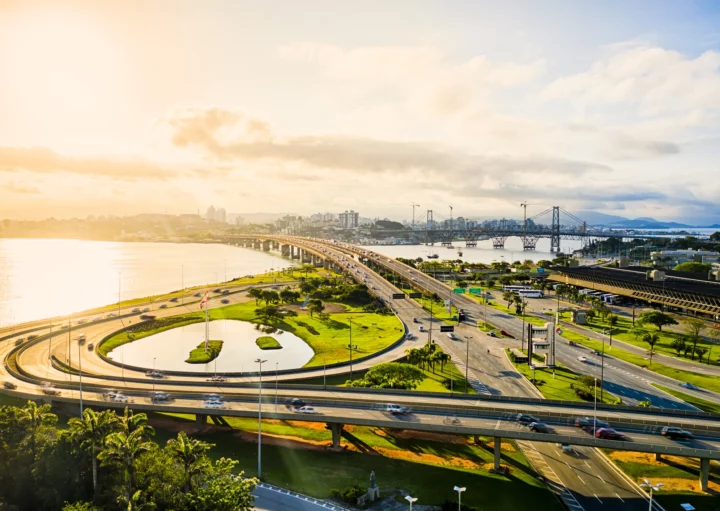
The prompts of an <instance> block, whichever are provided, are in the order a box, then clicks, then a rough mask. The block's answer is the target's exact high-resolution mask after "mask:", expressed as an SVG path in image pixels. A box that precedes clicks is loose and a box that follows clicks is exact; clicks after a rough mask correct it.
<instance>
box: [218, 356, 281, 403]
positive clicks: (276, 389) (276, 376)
mask: <svg viewBox="0 0 720 511" xmlns="http://www.w3.org/2000/svg"><path fill="white" fill-rule="evenodd" d="M216 360H217V359H216ZM277 398H278V363H277V362H275V411H276V412H277V402H278V399H277Z"/></svg>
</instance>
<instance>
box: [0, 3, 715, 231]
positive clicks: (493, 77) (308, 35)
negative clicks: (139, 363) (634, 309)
mask: <svg viewBox="0 0 720 511" xmlns="http://www.w3.org/2000/svg"><path fill="white" fill-rule="evenodd" d="M719 176H720V3H718V2H715V1H712V0H711V1H706V2H694V1H685V2H676V1H664V0H654V1H643V0H634V1H633V2H627V1H614V0H608V1H602V2H599V1H596V2H577V1H560V0H555V1H553V0H546V1H543V2H537V1H534V0H530V1H523V0H516V1H513V2H503V1H501V0H497V1H483V0H475V1H453V2H447V1H423V0H408V1H403V0H395V1H393V2H386V1H372V0H366V1H363V2H337V1H332V0H328V1H324V0H304V1H302V2H297V1H295V0H287V1H279V0H266V1H264V2H256V1H243V0H237V1H235V0H228V1H225V0H208V1H203V2H197V1H186V0H145V1H135V0H124V1H122V2H120V1H106V2H97V1H64V0H54V1H47V2H43V1H34V0H23V1H14V0H0V218H18V219H20V218H28V219H41V218H46V217H51V216H52V217H56V218H68V217H85V216H88V215H132V214H138V213H165V212H167V213H172V214H179V213H195V212H197V211H198V210H200V212H201V213H202V212H204V211H205V209H206V208H207V207H208V206H209V205H211V204H212V205H215V206H216V207H224V208H225V209H227V210H228V212H232V213H243V212H245V213H249V212H269V213H286V212H287V213H296V214H312V213H315V212H326V211H328V212H335V213H337V212H340V211H344V210H348V209H353V210H355V211H359V212H360V214H361V215H362V216H366V217H390V218H393V219H398V220H400V219H409V218H410V217H411V215H412V210H413V208H412V204H418V205H419V207H417V208H415V211H416V215H418V216H421V215H424V214H425V212H426V211H427V210H428V209H432V210H434V211H435V212H436V218H438V217H442V216H445V217H447V216H449V214H450V206H452V207H453V211H454V213H453V214H454V216H464V217H501V216H508V217H519V216H521V214H522V210H521V208H520V203H521V202H527V203H528V204H529V205H528V215H531V214H534V213H539V212H540V211H543V210H545V209H547V208H549V207H551V206H555V205H557V206H561V207H563V209H565V210H569V211H580V210H593V211H598V212H603V213H608V214H613V215H620V216H625V217H630V218H635V217H653V218H656V219H660V220H677V221H685V222H695V223H698V222H699V223H711V222H720V205H719V204H718V200H717V199H718V197H720V179H718V177H719Z"/></svg>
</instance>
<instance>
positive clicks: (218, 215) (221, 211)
mask: <svg viewBox="0 0 720 511" xmlns="http://www.w3.org/2000/svg"><path fill="white" fill-rule="evenodd" d="M215 221H216V222H219V223H221V224H226V223H227V212H226V211H225V208H218V210H217V211H215Z"/></svg>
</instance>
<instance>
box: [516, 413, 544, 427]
mask: <svg viewBox="0 0 720 511" xmlns="http://www.w3.org/2000/svg"><path fill="white" fill-rule="evenodd" d="M515 421H517V422H519V423H520V424H525V425H528V424H532V423H533V422H540V419H538V418H536V417H533V416H532V415H530V414H527V413H519V414H517V415H516V416H515Z"/></svg>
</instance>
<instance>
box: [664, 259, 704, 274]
mask: <svg viewBox="0 0 720 511" xmlns="http://www.w3.org/2000/svg"><path fill="white" fill-rule="evenodd" d="M711 269H712V266H711V265H710V264H708V263H698V262H694V261H688V262H686V263H680V264H678V265H677V266H675V268H673V270H675V271H684V272H688V273H708V272H709V271H710V270H711Z"/></svg>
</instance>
